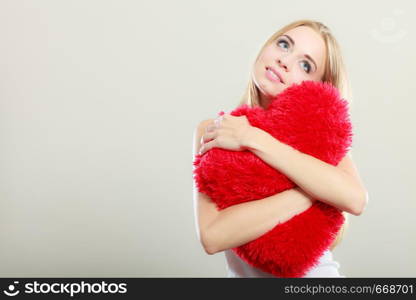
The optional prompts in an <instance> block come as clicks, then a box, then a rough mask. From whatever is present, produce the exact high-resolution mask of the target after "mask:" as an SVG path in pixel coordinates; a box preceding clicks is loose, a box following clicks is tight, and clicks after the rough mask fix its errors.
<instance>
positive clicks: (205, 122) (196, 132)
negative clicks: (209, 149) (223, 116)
mask: <svg viewBox="0 0 416 300" xmlns="http://www.w3.org/2000/svg"><path fill="white" fill-rule="evenodd" d="M212 122H214V119H206V120H203V121H201V122H199V123H198V124H197V126H196V127H195V130H194V135H195V136H202V135H203V133H204V132H205V129H206V128H207V126H208V125H209V124H211V123H212Z"/></svg>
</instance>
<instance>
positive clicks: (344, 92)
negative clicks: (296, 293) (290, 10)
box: [240, 20, 352, 250]
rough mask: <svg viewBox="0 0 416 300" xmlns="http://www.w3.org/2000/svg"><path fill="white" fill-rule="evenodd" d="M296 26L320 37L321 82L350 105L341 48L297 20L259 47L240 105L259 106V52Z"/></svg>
mask: <svg viewBox="0 0 416 300" xmlns="http://www.w3.org/2000/svg"><path fill="white" fill-rule="evenodd" d="M298 26H308V27H310V28H312V29H313V30H315V31H316V32H317V33H318V34H320V35H321V37H322V38H323V40H324V42H325V47H326V53H327V55H326V61H325V71H324V74H323V76H322V79H321V81H324V82H329V83H331V84H332V85H333V86H335V87H336V88H337V89H338V90H339V92H340V94H341V96H342V97H343V98H344V99H345V100H347V101H348V102H349V104H350V107H351V104H352V93H351V86H350V83H349V80H348V77H347V71H346V67H345V64H344V60H343V57H342V53H341V48H340V46H339V44H338V42H337V40H336V39H335V37H334V36H333V34H332V33H331V31H330V30H329V28H328V27H327V26H325V25H324V24H322V23H321V22H318V21H314V20H298V21H295V22H292V23H290V24H288V25H286V26H284V27H283V28H281V29H280V30H278V31H277V32H275V33H274V34H273V35H272V36H271V37H270V38H269V39H268V40H267V41H266V43H265V44H264V45H263V46H262V47H261V49H260V51H259V53H258V54H257V57H256V59H255V61H254V63H253V66H252V68H251V70H250V78H249V81H248V85H247V87H246V90H245V92H244V94H243V96H242V98H241V101H240V105H241V104H247V105H249V106H250V107H254V106H260V104H259V90H258V88H257V86H256V84H255V82H254V80H253V70H254V64H255V63H256V62H257V60H258V58H259V56H260V54H261V52H262V51H263V49H264V48H265V47H267V46H268V45H270V44H271V43H273V42H274V41H275V40H276V39H277V38H278V37H279V36H281V35H283V34H284V33H286V32H287V31H289V30H291V29H293V28H295V27H298ZM342 214H343V215H344V217H345V222H344V224H343V225H342V227H341V229H340V230H339V232H338V235H337V236H336V238H335V240H334V242H333V243H332V245H331V247H330V249H331V250H333V249H334V248H335V247H336V246H337V245H338V244H339V243H340V242H341V240H342V238H343V236H344V235H345V233H346V230H347V228H348V224H349V223H348V214H347V213H346V212H342Z"/></svg>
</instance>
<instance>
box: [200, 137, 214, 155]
mask: <svg viewBox="0 0 416 300" xmlns="http://www.w3.org/2000/svg"><path fill="white" fill-rule="evenodd" d="M215 145H216V140H212V141H210V142H208V143H205V144H203V145H202V146H201V148H200V150H199V154H204V153H205V152H207V151H208V150H210V149H211V148H213V147H215Z"/></svg>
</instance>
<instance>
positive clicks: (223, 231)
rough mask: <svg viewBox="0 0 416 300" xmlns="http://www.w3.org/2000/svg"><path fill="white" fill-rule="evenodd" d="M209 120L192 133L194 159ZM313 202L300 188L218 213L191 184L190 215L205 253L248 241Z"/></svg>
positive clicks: (215, 251) (209, 201)
mask: <svg viewBox="0 0 416 300" xmlns="http://www.w3.org/2000/svg"><path fill="white" fill-rule="evenodd" d="M209 123H210V120H207V121H203V122H201V123H200V125H199V126H198V128H197V129H196V131H195V133H194V156H193V157H195V154H196V153H198V151H199V147H200V139H201V136H202V135H203V134H204V132H205V127H206V125H207V124H209ZM313 202H314V200H313V199H312V198H311V197H310V196H308V195H307V194H306V193H304V192H303V191H302V190H301V189H300V188H294V189H290V190H286V191H284V192H282V193H279V194H276V195H273V196H270V197H267V198H264V199H260V200H255V201H249V202H245V203H241V204H237V205H233V206H231V207H228V208H226V209H223V210H221V211H218V210H217V208H216V205H215V203H214V202H213V201H212V200H211V199H210V198H209V197H208V196H207V195H205V194H203V193H200V192H198V191H197V189H196V186H195V182H194V214H195V218H196V222H195V223H196V227H197V233H198V237H199V240H200V241H201V244H202V245H203V247H204V249H205V251H206V252H207V253H208V254H214V253H217V252H220V251H223V250H226V249H229V248H234V247H238V246H241V245H243V244H245V243H247V242H250V241H252V240H254V239H256V238H258V237H260V236H262V235H263V234H265V233H266V232H268V231H269V230H271V229H273V228H274V227H275V226H276V225H277V224H279V223H283V222H285V221H287V220H289V219H290V218H292V217H293V216H295V215H297V214H300V213H302V212H303V211H305V210H307V209H308V208H309V207H310V206H311V205H312V204H313Z"/></svg>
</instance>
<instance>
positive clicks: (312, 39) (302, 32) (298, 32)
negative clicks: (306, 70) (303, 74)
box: [284, 26, 326, 65]
mask: <svg viewBox="0 0 416 300" xmlns="http://www.w3.org/2000/svg"><path fill="white" fill-rule="evenodd" d="M284 34H286V35H288V36H290V37H291V38H292V39H293V41H294V42H295V49H296V50H297V51H299V52H301V53H302V54H309V55H310V56H312V58H313V59H314V60H315V61H316V63H317V64H318V65H323V63H324V61H325V55H326V49H325V42H324V40H323V38H322V37H321V35H320V34H319V33H317V32H316V31H315V30H313V29H312V28H310V27H307V26H298V27H295V28H292V29H290V30H288V31H286V32H285V33H284Z"/></svg>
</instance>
